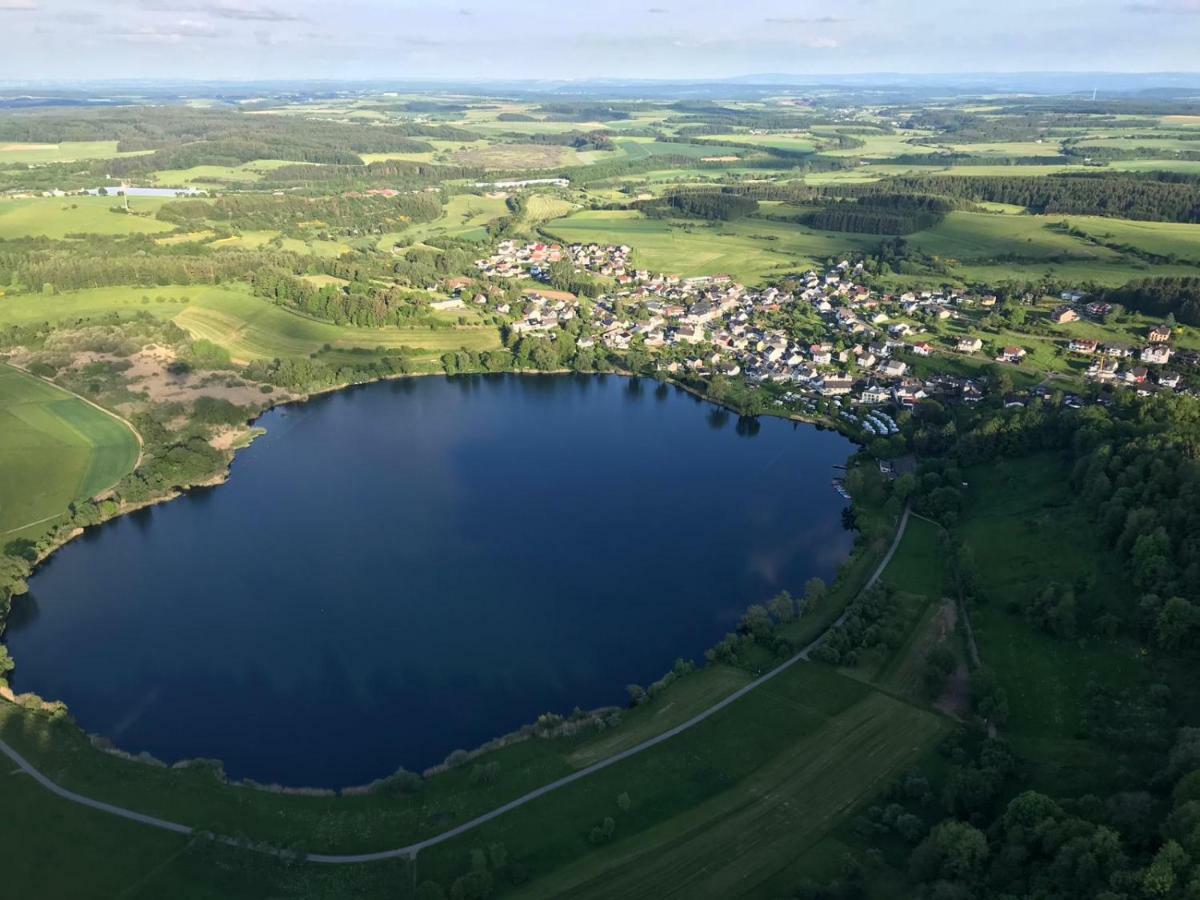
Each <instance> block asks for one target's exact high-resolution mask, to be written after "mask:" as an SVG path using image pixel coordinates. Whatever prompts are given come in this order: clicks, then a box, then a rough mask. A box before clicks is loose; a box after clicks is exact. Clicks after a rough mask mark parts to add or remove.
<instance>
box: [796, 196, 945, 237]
mask: <svg viewBox="0 0 1200 900" xmlns="http://www.w3.org/2000/svg"><path fill="white" fill-rule="evenodd" d="M952 209H954V204H953V203H952V202H950V201H947V200H943V199H941V198H939V197H930V196H921V195H916V194H882V193H881V194H870V195H868V196H865V197H860V198H858V199H857V200H840V201H834V202H832V203H828V204H827V205H826V206H825V207H824V208H823V209H819V210H816V211H815V212H811V213H806V214H804V215H802V216H801V217H800V220H801V221H802V222H804V224H806V225H808V226H810V227H812V228H820V229H823V230H825V231H848V232H856V233H858V234H890V235H900V234H912V233H913V232H915V231H922V230H924V229H926V228H932V227H933V226H935V225H937V224H938V223H939V222H941V221H942V219H943V218H945V216H946V213H948V212H950V211H951V210H952Z"/></svg>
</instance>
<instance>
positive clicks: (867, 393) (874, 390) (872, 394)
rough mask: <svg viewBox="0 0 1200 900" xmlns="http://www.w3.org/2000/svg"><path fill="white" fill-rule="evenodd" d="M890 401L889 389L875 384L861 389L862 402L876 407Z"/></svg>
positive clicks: (890, 392)
mask: <svg viewBox="0 0 1200 900" xmlns="http://www.w3.org/2000/svg"><path fill="white" fill-rule="evenodd" d="M891 399H892V391H891V388H885V387H880V386H879V385H877V384H868V385H867V386H866V387H865V388H863V392H862V402H863V403H867V404H870V405H878V404H880V403H887V402H888V401H889V400H891Z"/></svg>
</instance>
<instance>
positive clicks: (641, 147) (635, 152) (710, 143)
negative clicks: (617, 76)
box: [598, 135, 746, 160]
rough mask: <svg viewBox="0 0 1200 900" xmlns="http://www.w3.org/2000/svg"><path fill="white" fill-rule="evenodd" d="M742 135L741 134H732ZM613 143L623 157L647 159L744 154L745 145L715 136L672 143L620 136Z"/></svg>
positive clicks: (696, 157) (606, 156)
mask: <svg viewBox="0 0 1200 900" xmlns="http://www.w3.org/2000/svg"><path fill="white" fill-rule="evenodd" d="M734 137H742V135H734ZM614 143H615V144H616V146H617V149H618V150H619V151H620V153H621V154H622V156H623V158H625V159H648V158H649V157H651V156H689V157H692V158H693V159H704V158H705V157H708V156H726V155H728V156H745V155H746V148H745V147H730V146H726V145H722V144H721V143H720V141H719V140H718V139H716V138H713V139H711V140H710V139H708V138H706V139H705V142H704V143H703V144H673V143H670V142H667V141H656V140H654V139H653V138H633V137H630V138H620V139H618V140H616V141H614ZM612 157H613V154H611V153H609V154H605V155H603V156H600V157H598V159H600V160H603V159H606V158H612Z"/></svg>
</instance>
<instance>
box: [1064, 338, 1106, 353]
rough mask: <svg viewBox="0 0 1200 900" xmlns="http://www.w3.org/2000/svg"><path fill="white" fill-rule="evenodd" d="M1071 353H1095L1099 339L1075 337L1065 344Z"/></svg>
mask: <svg viewBox="0 0 1200 900" xmlns="http://www.w3.org/2000/svg"><path fill="white" fill-rule="evenodd" d="M1067 346H1068V347H1069V348H1070V350H1071V352H1072V353H1089V354H1090V353H1095V352H1096V350H1097V348H1099V346H1100V342H1099V341H1093V340H1092V339H1091V338H1075V339H1074V340H1073V341H1071V343H1070V344H1068V345H1067Z"/></svg>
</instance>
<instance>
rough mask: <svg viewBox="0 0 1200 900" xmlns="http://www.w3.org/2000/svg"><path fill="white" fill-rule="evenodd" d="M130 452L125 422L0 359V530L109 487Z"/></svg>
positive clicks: (133, 456)
mask: <svg viewBox="0 0 1200 900" xmlns="http://www.w3.org/2000/svg"><path fill="white" fill-rule="evenodd" d="M137 457H138V442H137V438H136V436H135V435H134V433H133V432H132V431H131V430H130V428H129V426H128V425H126V424H125V423H124V422H122V421H120V420H118V419H117V418H115V417H114V416H111V415H109V414H108V413H106V412H103V411H101V410H99V409H97V408H96V407H94V406H92V405H91V404H89V403H86V402H85V401H83V400H81V399H80V398H78V397H76V396H74V395H73V394H70V393H68V392H67V391H64V390H62V389H61V388H58V387H55V386H54V385H52V384H48V383H47V382H45V381H42V380H41V379H40V378H36V377H34V376H33V375H29V374H26V373H25V372H22V371H20V370H18V369H14V368H12V367H11V366H7V365H3V364H0V537H2V536H3V535H4V534H11V533H14V532H17V531H20V530H22V529H23V528H24V527H26V526H29V525H32V524H34V523H37V522H41V521H43V520H45V519H47V518H50V517H55V516H58V515H60V514H61V513H62V512H63V511H64V510H65V509H66V507H67V505H68V504H70V503H71V502H72V501H74V500H80V499H83V498H87V497H92V496H95V495H96V494H98V493H100V492H102V491H104V490H106V489H108V488H110V487H112V485H114V484H115V483H116V482H117V481H119V480H120V479H121V478H122V476H124V475H125V474H126V473H128V472H129V471H130V470H132V469H133V465H134V463H135V461H136V460H137Z"/></svg>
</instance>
